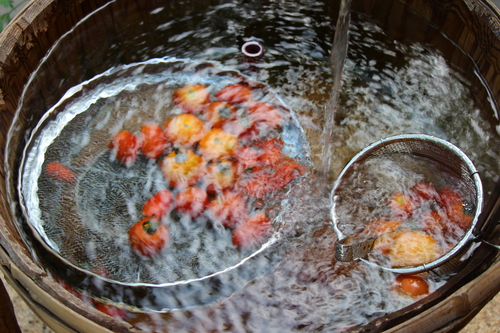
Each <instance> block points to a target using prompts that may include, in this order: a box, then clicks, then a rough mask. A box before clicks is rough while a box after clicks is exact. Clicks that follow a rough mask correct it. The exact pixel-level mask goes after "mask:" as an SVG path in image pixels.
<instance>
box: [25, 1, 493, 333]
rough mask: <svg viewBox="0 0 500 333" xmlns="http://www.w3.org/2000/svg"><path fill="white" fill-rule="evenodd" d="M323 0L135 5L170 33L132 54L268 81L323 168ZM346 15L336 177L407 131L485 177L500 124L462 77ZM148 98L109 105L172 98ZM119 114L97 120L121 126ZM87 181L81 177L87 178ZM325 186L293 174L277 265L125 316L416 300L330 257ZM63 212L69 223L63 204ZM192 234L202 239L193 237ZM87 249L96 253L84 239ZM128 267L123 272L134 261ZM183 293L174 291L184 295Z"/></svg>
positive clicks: (312, 310)
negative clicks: (222, 290)
mask: <svg viewBox="0 0 500 333" xmlns="http://www.w3.org/2000/svg"><path fill="white" fill-rule="evenodd" d="M330 5H331V4H330V2H325V3H323V2H320V1H288V2H285V3H283V1H268V2H266V3H265V4H261V3H259V4H258V5H257V4H254V3H249V2H247V1H237V0H235V1H228V2H225V3H223V4H218V5H215V6H212V7H210V8H208V10H205V11H203V12H197V11H195V10H193V11H192V12H189V13H186V15H185V16H181V17H174V18H172V17H170V16H169V15H170V13H169V12H170V11H169V10H165V8H158V9H157V10H154V11H152V12H151V13H149V14H144V15H145V16H147V15H149V16H151V17H154V18H155V20H154V22H155V24H156V26H153V27H148V28H149V29H148V30H150V31H161V32H162V33H164V34H165V36H168V38H166V39H165V40H166V42H165V43H163V44H162V45H161V46H158V47H156V48H154V50H151V49H150V48H149V47H148V46H147V43H146V40H147V39H148V37H149V36H148V35H144V36H141V38H144V39H141V38H138V39H137V40H134V43H135V44H136V45H137V47H138V48H141V47H143V48H142V49H139V50H138V51H137V52H136V53H135V54H134V56H133V57H131V61H137V62H141V61H148V60H149V59H151V58H154V56H157V57H158V58H161V57H163V56H165V55H168V56H169V57H179V58H189V59H194V60H203V61H205V60H207V59H209V60H213V61H217V62H219V63H220V64H221V65H222V66H223V67H225V68H228V69H231V70H232V69H235V70H239V71H241V72H243V73H245V74H247V75H248V76H249V77H251V78H252V79H253V80H255V81H259V82H262V83H264V84H265V85H266V86H267V87H270V88H271V89H272V90H273V92H274V93H276V95H278V96H279V97H280V98H281V99H282V100H283V101H284V102H285V104H286V105H288V106H289V107H290V108H291V109H292V110H293V111H294V113H295V115H296V116H297V119H298V122H299V123H300V126H301V127H302V129H303V130H304V132H305V135H306V137H307V142H308V148H309V149H310V154H311V158H312V160H313V165H316V166H318V165H321V163H322V161H323V160H324V159H325V156H323V153H322V149H323V144H322V139H321V138H322V131H323V123H324V121H325V119H324V106H325V105H326V104H327V103H328V100H329V98H330V94H331V91H332V87H333V86H334V85H335V84H334V76H333V75H332V69H331V67H330V63H329V57H328V54H329V52H330V50H331V47H332V45H331V43H330V41H332V40H333V36H332V31H333V29H332V28H333V25H334V22H332V18H331V17H330V16H329V14H328V13H329V12H330V11H329V7H328V6H330ZM332 6H333V5H332ZM335 6H336V4H335ZM352 17H353V19H352V21H351V24H350V26H349V34H350V44H349V51H348V57H347V59H346V62H345V66H344V70H343V84H342V86H341V89H340V90H339V96H338V97H339V98H338V104H337V107H336V108H335V114H334V121H333V125H334V130H333V131H332V133H331V134H332V135H331V142H330V144H331V145H332V148H331V160H330V163H329V167H328V168H329V173H330V174H331V177H335V175H336V174H338V173H339V172H340V170H341V169H342V167H343V166H344V165H345V164H346V163H347V161H348V160H349V159H350V158H351V157H352V156H354V155H355V154H356V153H357V152H358V151H360V150H361V149H362V148H364V147H365V146H367V145H368V144H370V143H372V142H374V141H376V140H378V139H380V138H383V137H387V136H391V135H395V134H401V133H408V132H413V133H425V134H430V135H435V136H437V137H440V138H443V139H447V140H449V141H451V142H453V143H455V144H456V145H457V146H459V147H460V148H461V149H462V150H463V151H464V152H465V153H466V154H467V155H468V156H469V157H470V158H471V159H472V160H473V161H474V163H475V165H476V166H477V168H478V169H479V171H480V172H481V175H482V177H483V179H484V180H486V181H488V180H491V179H492V178H494V177H495V175H496V173H497V172H498V170H499V169H500V167H499V163H500V162H499V161H500V156H499V153H498V151H497V149H496V148H497V147H498V146H499V145H500V139H499V133H498V130H497V129H495V128H494V127H493V125H491V124H490V123H489V122H488V120H487V119H486V117H485V116H484V113H483V110H480V109H478V107H477V106H476V105H475V104H474V100H473V97H472V96H471V92H470V89H471V87H470V84H469V83H468V82H467V81H466V80H464V79H463V78H462V76H461V75H460V74H459V73H458V72H456V71H454V70H453V69H452V68H451V67H450V66H449V64H448V63H447V61H446V60H445V59H444V57H443V56H442V55H440V53H439V52H437V51H436V50H434V49H432V48H431V47H429V46H427V45H423V44H420V43H411V42H408V43H402V42H399V41H395V40H390V39H389V38H388V37H387V35H386V33H385V32H384V31H383V30H382V29H381V28H380V27H379V26H377V24H375V23H372V22H370V20H369V18H367V17H363V16H360V15H357V14H356V13H352ZM99 21H100V20H97V22H99ZM108 21H109V20H104V19H103V20H102V22H108ZM221 22H223V23H224V24H221ZM186 23H189V24H186ZM115 24H125V22H115ZM128 28H130V27H128ZM132 28H135V27H132ZM125 31H126V30H125ZM436 33H439V32H437V31H436ZM242 36H243V37H242ZM253 39H257V40H259V41H261V42H262V43H263V44H264V46H265V49H266V53H265V54H264V56H263V57H262V58H260V59H259V60H258V61H256V62H253V63H251V64H249V63H244V62H242V61H241V56H240V54H239V45H236V44H238V42H240V41H241V42H243V41H246V40H253ZM113 47H115V46H113ZM40 82H43V81H40ZM485 89H486V88H485ZM147 96H148V98H152V100H149V101H148V102H147V103H145V102H144V101H145V99H144V95H141V94H137V95H136V96H131V98H130V103H129V104H127V105H122V104H116V105H115V104H113V105H110V107H111V108H112V109H117V108H120V107H127V108H131V109H134V110H138V109H140V108H141V107H142V106H144V105H146V104H148V105H150V104H153V105H154V107H152V108H151V109H150V110H149V111H150V112H151V114H150V115H152V116H153V117H156V116H155V115H158V113H159V111H160V110H161V109H162V107H163V106H165V104H169V103H170V100H169V99H168V97H165V96H164V95H161V94H154V93H152V94H148V95H147ZM449 96H453V98H450V97H449ZM152 101H154V103H151V102H152ZM85 110H86V111H88V108H87V109H85ZM489 111H491V110H489ZM96 119H97V120H96V126H104V125H105V124H106V123H108V120H109V119H107V118H106V117H103V118H96ZM87 120H88V121H92V119H87ZM142 120H143V119H141V121H140V122H139V123H142ZM126 121H129V122H130V123H131V124H134V123H135V125H137V123H136V122H135V120H134V118H133V117H128V116H125V117H124V118H123V119H122V124H123V123H124V122H126ZM118 123H119V122H118ZM118 123H117V125H116V127H114V128H111V129H106V130H109V131H110V132H112V131H116V130H117V128H118V127H120V126H119V125H118ZM464 133H466V134H465V135H464ZM292 136H293V135H292ZM88 142H89V137H88V136H86V135H85V133H83V134H82V135H81V136H78V137H75V138H73V141H72V144H75V143H76V144H81V143H85V144H86V143H88ZM101 144H102V143H101ZM41 146H43V145H41ZM63 146H64V145H63ZM67 146H68V147H69V146H70V144H68V145H67ZM102 158H103V159H106V157H105V156H104V157H102ZM142 162H143V163H147V162H145V161H142ZM142 162H141V163H142ZM140 165H142V164H138V166H140ZM96 169H98V168H96ZM96 169H94V170H91V171H94V173H95V175H93V176H92V177H94V176H98V175H101V176H102V175H103V174H106V173H107V172H108V171H107V170H106V173H100V172H99V173H97V172H96V171H99V170H96ZM152 170H153V171H152V172H151V174H148V175H145V177H147V178H148V180H149V182H147V188H148V189H151V190H152V189H158V188H160V187H161V182H156V179H157V176H156V175H157V170H154V169H152ZM113 172H114V171H113ZM324 173H327V172H324ZM89 176H90V174H89ZM92 179H93V178H88V179H85V178H84V179H83V182H85V181H88V182H92ZM143 190H144V189H143ZM330 190H331V182H330V181H328V180H326V179H325V178H322V177H321V176H317V175H316V172H315V170H310V172H309V173H308V174H307V177H304V178H303V179H301V181H300V182H298V183H296V184H294V186H293V189H292V190H291V192H290V193H289V195H288V196H286V197H284V198H283V200H282V201H281V202H280V203H281V204H280V206H279V207H277V208H276V210H277V211H279V214H278V213H276V214H275V216H278V217H277V222H280V221H282V222H283V223H281V225H282V227H281V228H280V230H279V232H280V238H279V239H278V241H277V242H276V244H277V245H278V246H275V247H274V248H273V249H272V251H274V252H272V253H271V255H270V256H269V257H266V258H264V260H263V261H260V262H259V265H262V266H265V265H266V264H268V263H270V262H272V263H273V266H272V269H268V270H267V271H266V270H264V271H263V272H261V274H258V276H257V277H255V278H254V279H252V280H251V282H249V283H247V284H246V285H244V286H241V288H240V289H238V290H237V291H236V292H232V293H229V295H228V297H226V298H222V299H216V300H214V302H213V303H212V304H206V305H203V306H198V307H193V308H190V309H187V310H165V311H161V313H153V314H144V313H135V312H130V313H129V314H128V315H127V316H126V320H127V321H129V322H130V323H131V324H133V325H134V326H136V327H138V328H141V329H144V330H151V331H155V330H156V331H164V330H168V331H189V332H203V331H210V330H214V331H235V332H240V331H264V330H265V331H268V332H273V331H289V332H295V331H329V332H331V331H342V330H345V329H346V328H350V327H354V326H359V325H365V324H367V323H368V322H369V321H370V320H372V319H374V318H377V317H380V316H383V315H385V314H387V313H391V312H393V311H396V310H398V309H401V308H402V307H404V306H406V305H409V304H411V303H413V302H414V301H415V299H414V298H409V297H405V296H402V295H400V294H398V293H395V292H393V290H392V289H391V288H392V282H393V280H394V274H392V273H390V272H385V271H382V270H378V269H375V268H374V267H371V266H368V265H366V264H364V263H362V262H352V263H338V262H335V261H334V259H333V258H334V247H335V242H336V236H335V233H334V232H333V230H332V229H331V226H330V223H331V221H330V204H331V203H330V198H329V192H330ZM125 192H126V193H129V192H130V191H129V190H127V191H125ZM35 193H36V192H35ZM95 195H96V197H97V198H98V197H99V196H100V195H99V194H98V193H96V194H95ZM102 195H104V194H102ZM133 195H134V197H133V198H134V200H135V199H136V198H137V197H139V196H141V195H144V196H146V195H145V194H141V193H140V192H138V193H134V194H133ZM96 200H97V199H96ZM131 201H133V200H131ZM125 202H127V200H125ZM51 204H52V203H48V204H47V205H51ZM49 208H50V207H49ZM122 209H123V211H122V213H123V214H128V215H132V216H134V214H137V210H138V208H137V207H134V206H133V205H127V204H125V205H124V206H123V207H122ZM68 217H69V219H70V220H71V215H70V216H68ZM68 229H69V230H70V231H71V228H68ZM353 230H354V228H353ZM353 230H346V233H348V232H352V231H353ZM120 242H123V238H121V237H117V238H116V243H120ZM200 244H201V241H200V243H193V244H190V245H191V246H193V247H195V246H198V245H200ZM87 250H88V251H90V252H92V250H93V248H92V246H89V247H88V248H87ZM268 258H270V259H276V260H275V261H272V260H268ZM238 259H239V258H238ZM175 264H179V263H175ZM180 266H181V265H180ZM125 268H127V269H130V270H131V271H132V270H133V268H134V267H125ZM265 268H269V267H265ZM113 273H114V272H113ZM170 278H172V279H175V276H171V277H170ZM91 283H92V281H91ZM429 283H430V287H431V288H430V291H431V292H433V291H435V290H436V289H437V288H439V287H440V286H441V285H442V284H443V283H445V280H438V281H433V280H429ZM222 287H224V286H222ZM98 296H99V295H97V297H98ZM191 296H192V295H190V294H188V293H186V294H179V295H176V297H178V298H179V299H182V300H183V301H186V303H189V298H190V297H191ZM216 301H217V302H216ZM137 303H140V300H138V301H137ZM114 305H116V306H121V305H120V304H114Z"/></svg>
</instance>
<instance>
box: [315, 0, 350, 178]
mask: <svg viewBox="0 0 500 333" xmlns="http://www.w3.org/2000/svg"><path fill="white" fill-rule="evenodd" d="M350 22H351V0H342V1H341V2H340V10H339V17H338V19H337V25H336V26H335V36H334V39H333V45H332V49H331V51H330V68H331V70H332V73H333V80H334V83H333V88H332V91H331V93H330V99H329V100H328V103H327V104H326V106H325V110H324V113H325V114H324V123H323V133H322V138H321V143H322V154H321V156H322V160H321V166H320V169H319V170H320V173H321V174H322V175H324V176H325V177H326V178H327V179H329V180H331V179H330V178H331V177H332V175H331V171H330V170H331V160H332V158H333V147H332V144H333V138H332V136H333V130H334V122H335V110H336V109H337V105H338V101H339V94H340V89H341V86H342V71H343V69H344V63H345V60H346V57H347V50H348V46H349V24H350Z"/></svg>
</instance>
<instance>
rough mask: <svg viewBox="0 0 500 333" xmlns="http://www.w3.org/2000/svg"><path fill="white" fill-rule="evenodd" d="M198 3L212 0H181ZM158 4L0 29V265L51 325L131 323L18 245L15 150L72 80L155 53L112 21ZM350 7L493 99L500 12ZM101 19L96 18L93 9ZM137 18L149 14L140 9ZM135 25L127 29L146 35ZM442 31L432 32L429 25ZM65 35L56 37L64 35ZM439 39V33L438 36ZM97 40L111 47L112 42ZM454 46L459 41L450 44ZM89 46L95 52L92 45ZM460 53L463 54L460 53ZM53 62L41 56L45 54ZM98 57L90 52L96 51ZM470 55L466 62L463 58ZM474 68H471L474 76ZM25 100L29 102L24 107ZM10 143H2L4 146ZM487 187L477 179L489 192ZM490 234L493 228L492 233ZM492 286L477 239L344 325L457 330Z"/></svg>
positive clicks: (497, 278)
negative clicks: (421, 294) (430, 280)
mask: <svg viewBox="0 0 500 333" xmlns="http://www.w3.org/2000/svg"><path fill="white" fill-rule="evenodd" d="M191 2H193V4H195V6H196V8H197V10H200V11H201V10H203V9H204V8H207V7H208V6H210V5H214V4H215V3H218V2H217V1H209V0H202V1H200V0H188V1H185V2H183V4H184V5H192V6H194V5H193V4H191ZM158 6H160V4H159V2H157V1H137V0H123V1H110V2H108V1H106V0H34V1H32V2H30V3H29V5H27V7H26V8H25V9H24V10H22V12H21V13H20V14H19V15H18V16H17V17H16V18H15V19H14V20H13V21H12V22H11V23H10V24H9V25H8V26H7V28H6V29H5V30H4V31H3V32H2V34H1V35H0V94H1V95H0V148H1V149H0V163H1V166H2V167H1V168H0V176H1V177H0V199H1V203H0V213H1V215H0V244H1V245H2V246H1V248H0V259H1V269H2V271H3V273H4V274H5V276H6V279H7V280H8V282H9V283H10V284H11V285H12V286H13V287H14V288H15V289H16V291H17V292H18V293H19V294H20V295H21V296H22V298H23V299H24V300H25V301H26V302H27V303H28V304H29V306H30V307H31V308H32V309H33V310H34V312H35V313H36V314H37V315H39V316H40V318H41V319H42V320H43V321H44V322H46V323H47V324H48V326H50V327H51V328H52V329H53V330H54V331H56V332H135V331H140V329H138V328H137V327H134V326H133V325H132V324H130V323H127V322H125V321H122V320H118V319H115V318H113V317H111V316H108V315H106V314H103V313H102V312H100V311H98V310H96V309H95V308H94V307H93V306H90V305H88V304H86V303H85V302H83V301H82V300H81V299H80V298H78V297H76V296H75V295H74V294H72V293H71V292H69V291H68V290H66V289H65V288H63V287H62V286H61V284H60V283H58V282H57V281H55V280H54V278H52V277H51V276H50V275H49V274H47V272H46V271H45V269H44V268H43V267H41V266H40V265H39V264H38V261H37V260H36V258H34V257H33V254H32V252H31V251H30V250H29V249H28V248H27V245H26V244H29V242H26V240H25V239H24V238H23V236H22V235H21V233H20V230H18V227H17V224H16V223H15V222H14V221H15V220H16V219H17V218H18V217H17V216H14V214H13V211H15V206H14V207H13V206H12V205H13V203H15V202H16V195H15V193H16V191H15V184H14V183H15V178H16V177H17V171H16V170H17V168H18V167H19V156H20V154H21V150H22V147H23V144H24V143H25V140H26V136H25V132H26V131H29V130H30V129H32V128H33V126H35V125H36V123H37V122H38V121H39V119H40V118H41V117H42V116H43V114H44V113H45V112H46V110H48V109H49V108H50V106H52V105H54V103H56V102H57V101H58V100H59V99H60V98H61V97H62V96H63V95H64V93H65V92H66V91H67V90H68V89H69V88H71V87H73V86H75V85H76V84H78V83H81V82H83V81H84V80H87V79H90V78H92V77H93V76H94V75H96V74H98V73H101V72H104V71H105V70H107V69H108V68H110V67H112V66H116V65H117V64H126V63H131V62H134V61H138V60H142V59H145V58H154V57H158V56H160V54H156V53H155V52H158V51H155V50H158V48H155V46H158V45H159V44H160V43H161V41H157V40H154V39H150V40H147V39H148V38H149V37H145V38H146V40H135V41H127V40H123V39H122V38H123V36H124V35H126V33H127V31H126V30H125V29H129V28H130V27H126V26H124V25H120V24H118V23H116V22H119V21H120V20H124V18H128V17H134V16H135V18H134V20H135V21H140V20H137V16H141V15H142V14H141V13H150V12H151V11H153V10H154V9H155V8H157V7H158ZM161 6H164V7H165V9H164V10H166V11H168V12H169V15H171V16H172V17H173V18H174V17H179V16H181V15H184V14H185V13H184V11H183V9H182V8H180V7H178V6H179V5H178V2H177V1H163V2H161ZM352 8H353V10H356V11H359V12H365V13H369V14H370V15H371V16H373V17H376V18H377V20H378V22H383V25H382V28H383V29H385V31H386V33H387V34H388V35H389V36H390V37H391V38H399V39H405V38H410V37H411V38H412V40H416V41H420V42H423V43H429V44H431V45H433V47H436V48H437V49H438V50H440V51H441V52H442V54H443V56H444V57H445V58H446V59H447V60H449V62H450V63H451V64H452V65H453V66H454V67H456V68H459V69H460V71H461V73H462V74H463V75H464V77H465V78H466V79H467V80H469V81H470V82H472V85H473V86H474V85H477V86H479V85H482V84H483V82H481V81H480V80H481V79H480V77H482V78H484V80H485V81H486V84H487V86H488V87H489V89H490V90H491V95H492V96H493V101H491V100H489V98H488V96H487V95H486V94H485V93H484V89H478V90H477V91H478V95H477V96H475V97H476V101H477V102H478V103H485V104H486V103H494V104H497V101H499V100H500V36H499V35H498V31H500V16H499V13H498V11H497V9H496V8H495V7H494V6H493V5H492V4H491V2H489V1H488V0H483V1H473V0H462V1H459V0H401V1H386V0H372V1H354V2H353V4H352ZM97 10H98V11H100V12H101V13H102V14H103V15H104V17H107V18H108V19H109V22H112V23H110V24H109V25H108V30H106V31H104V32H103V31H100V30H99V21H96V20H95V18H94V16H88V15H89V14H90V13H92V12H95V11H97ZM101 17H102V16H101ZM142 19H143V20H147V19H154V18H152V16H144V17H142ZM147 26H148V25H147V24H144V25H143V26H141V25H138V26H134V27H132V28H133V29H135V31H134V34H135V35H136V36H148V34H147V33H146V31H141V29H143V27H147ZM436 26H437V27H439V29H440V30H441V31H442V32H443V34H436V33H435V31H436V30H435V27H436ZM69 33H71V34H73V36H74V38H67V39H65V44H64V45H61V44H59V43H58V41H59V40H60V39H61V37H62V36H64V35H66V34H69ZM445 36H446V37H445ZM129 43H149V47H148V50H145V49H144V50H142V51H143V53H139V52H135V53H134V52H128V50H129V49H130V44H129ZM103 45H108V46H109V45H115V46H116V47H114V48H109V47H103V48H102V50H101V46H103ZM457 46H458V47H457ZM96 50H97V51H96ZM462 50H463V52H462ZM49 52H50V53H51V57H53V58H54V59H56V60H57V61H53V62H44V61H43V60H44V58H45V57H46V56H47V54H48V53H49ZM96 54H99V56H96ZM471 59H472V61H471ZM35 70H40V71H45V72H47V73H52V74H53V75H46V76H44V80H45V81H44V82H37V85H36V87H37V89H36V90H34V91H30V92H29V94H26V95H24V96H23V98H22V100H23V101H24V102H23V103H25V105H24V107H23V108H21V109H22V112H21V113H20V114H19V115H18V117H17V118H16V119H15V117H16V110H18V109H19V107H20V105H19V101H20V100H21V95H22V94H23V89H24V87H25V86H26V85H28V84H32V83H33V82H32V81H30V80H31V79H30V75H31V74H32V73H33V72H34V71H35ZM476 73H479V74H480V75H476ZM27 105H29V107H27ZM489 121H490V123H491V124H492V125H493V126H498V125H499V120H498V118H497V117H496V115H495V114H493V113H491V114H490V115H489ZM13 123H15V124H16V126H19V127H20V128H18V129H17V130H16V132H15V133H17V134H16V135H14V136H13V137H10V138H8V137H7V133H8V131H9V128H10V127H11V125H12V124H13ZM8 140H10V141H9V142H10V149H9V150H6V145H7V141H8ZM492 186H493V184H485V188H486V189H491V187H492ZM491 232H492V233H495V232H496V233H498V230H492V231H491ZM499 291H500V258H499V256H498V251H497V250H496V249H495V248H493V247H491V246H489V245H486V244H482V245H480V246H479V247H478V248H477V249H476V251H475V252H474V255H473V257H472V258H471V259H470V260H469V261H468V263H467V265H466V266H465V267H464V268H463V269H462V270H461V271H460V272H459V273H458V274H457V275H455V276H454V277H452V278H451V279H450V280H449V281H448V282H447V283H446V284H445V285H444V286H443V287H441V288H440V289H438V291H436V292H434V293H433V294H431V295H429V296H428V297H426V298H424V299H422V300H420V301H418V302H416V303H414V304H413V305H411V306H409V307H406V308H404V309H402V310H400V311H397V312H395V313H391V314H388V315H386V316H383V317H380V318H378V319H375V320H373V321H372V322H370V323H369V324H367V325H366V326H364V327H361V328H355V329H353V331H360V332H361V331H370V332H375V331H391V332H396V331H400V332H433V331H437V330H439V331H440V332H451V331H456V330H458V329H460V328H461V327H463V326H464V325H465V324H466V323H467V322H468V321H470V320H471V319H472V318H473V317H474V315H475V314H476V313H477V312H478V311H479V310H480V309H481V308H482V307H483V306H484V305H485V304H486V303H487V302H488V301H489V300H491V298H493V297H494V296H495V295H496V294H497V293H498V292H499Z"/></svg>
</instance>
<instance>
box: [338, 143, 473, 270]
mask: <svg viewBox="0 0 500 333" xmlns="http://www.w3.org/2000/svg"><path fill="white" fill-rule="evenodd" d="M418 182H427V183H431V184H433V185H434V186H435V187H436V188H437V189H440V188H445V187H450V188H453V189H454V190H456V191H457V192H459V193H460V194H461V196H462V202H463V204H464V211H466V213H467V215H469V216H471V220H472V223H471V224H470V226H469V227H468V229H467V230H460V232H458V233H455V234H454V235H453V237H452V238H453V239H452V240H450V239H446V241H447V244H448V245H447V246H448V247H449V249H448V250H447V251H442V253H441V254H440V256H439V257H438V258H437V259H435V260H432V261H429V262H425V263H422V264H418V265H408V266H405V267H401V266H398V267H394V265H392V264H391V263H390V262H389V261H388V260H384V259H383V258H380V257H379V258H374V257H372V256H370V255H368V256H365V257H363V258H360V259H361V260H364V261H365V262H367V263H369V264H372V265H375V266H378V267H382V268H384V269H387V270H390V271H393V272H398V273H420V272H429V271H431V270H433V271H435V272H436V273H438V274H439V275H443V274H450V273H453V271H454V270H456V269H457V265H458V264H459V263H460V262H462V261H463V259H464V258H463V257H462V256H461V255H463V254H464V253H465V252H466V250H467V249H469V246H468V245H470V241H471V240H472V239H474V235H473V229H474V226H475V224H476V222H477V219H478V216H479V214H480V212H481V208H482V200H483V192H482V184H481V181H480V178H479V175H478V173H477V171H476V169H475V167H474V165H473V163H472V162H471V161H470V159H469V158H468V157H467V156H466V155H465V154H464V153H463V152H462V151H461V150H460V149H458V148H457V147H455V146H454V145H452V144H451V143H449V142H447V141H445V140H442V139H439V138H436V137H433V136H428V135H423V134H406V135H398V136H393V137H389V138H386V139H383V140H380V141H378V142H375V143H373V144H371V145H370V146H368V147H366V148H365V149H363V150H362V151H360V152H359V153H358V154H357V155H356V156H354V157H353V158H352V159H351V161H350V162H349V163H348V164H347V165H346V166H345V168H344V169H343V170H342V171H341V173H340V175H339V177H338V179H337V181H336V182H335V184H334V188H333V190H332V198H331V199H332V220H333V226H334V229H335V231H336V233H337V235H338V237H339V244H338V245H337V251H338V252H339V253H340V254H339V257H340V256H342V255H343V254H345V253H347V252H349V251H356V250H360V251H362V250H371V247H372V245H373V243H374V242H375V241H376V239H372V240H371V242H368V245H367V244H366V243H365V244H364V245H365V246H364V247H363V248H362V246H361V245H363V242H364V241H365V242H366V237H365V239H363V237H359V235H363V230H365V228H366V226H367V225H368V224H369V223H370V222H372V221H373V220H376V219H377V218H382V217H384V216H386V215H387V214H388V204H387V203H388V198H389V197H390V196H391V194H393V193H395V192H405V191H408V189H410V188H411V187H412V186H413V185H414V184H415V183H418ZM434 205H435V204H434ZM431 208H432V207H431ZM416 224H417V222H415V221H410V223H409V228H410V229H411V228H413V229H415V225H416ZM360 244H361V245H360ZM449 244H452V246H450V245H449ZM356 246H359V248H356ZM368 252H369V251H368ZM365 253H366V251H365Z"/></svg>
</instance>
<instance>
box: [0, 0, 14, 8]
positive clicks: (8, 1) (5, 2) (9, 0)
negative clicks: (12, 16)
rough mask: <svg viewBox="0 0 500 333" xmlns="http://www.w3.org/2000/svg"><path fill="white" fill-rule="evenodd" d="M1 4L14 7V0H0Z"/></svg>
mask: <svg viewBox="0 0 500 333" xmlns="http://www.w3.org/2000/svg"><path fill="white" fill-rule="evenodd" d="M0 6H3V7H10V8H13V7H14V6H13V5H12V0H0Z"/></svg>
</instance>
